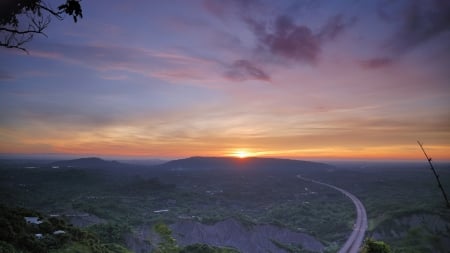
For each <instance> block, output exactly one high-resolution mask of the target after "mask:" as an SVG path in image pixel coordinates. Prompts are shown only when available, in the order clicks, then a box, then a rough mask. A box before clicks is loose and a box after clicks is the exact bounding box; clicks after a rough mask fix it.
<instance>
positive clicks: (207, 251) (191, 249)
mask: <svg viewBox="0 0 450 253" xmlns="http://www.w3.org/2000/svg"><path fill="white" fill-rule="evenodd" d="M153 229H154V230H155V232H156V233H158V235H159V236H160V240H161V241H160V242H159V243H158V247H157V248H156V249H155V250H154V251H153V252H155V253H238V251H236V250H234V249H229V248H220V247H213V246H209V245H207V244H200V243H197V244H193V245H188V246H186V247H184V248H181V247H180V246H178V244H177V241H176V240H175V239H174V238H173V237H172V231H171V230H170V228H169V227H168V226H167V225H166V224H164V223H162V222H159V223H157V224H156V225H155V226H154V227H153Z"/></svg>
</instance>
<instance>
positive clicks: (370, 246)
mask: <svg viewBox="0 0 450 253" xmlns="http://www.w3.org/2000/svg"><path fill="white" fill-rule="evenodd" d="M361 252H362V253H391V248H390V247H389V245H387V244H386V243H385V242H382V241H375V240H374V239H372V238H367V239H366V240H365V241H364V245H363V249H362V251H361Z"/></svg>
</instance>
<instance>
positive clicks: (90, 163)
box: [50, 157, 128, 168]
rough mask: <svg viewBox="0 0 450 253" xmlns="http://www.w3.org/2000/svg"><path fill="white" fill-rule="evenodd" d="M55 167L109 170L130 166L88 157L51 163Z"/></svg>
mask: <svg viewBox="0 0 450 253" xmlns="http://www.w3.org/2000/svg"><path fill="white" fill-rule="evenodd" d="M50 165H51V166H53V167H70V168H108V167H120V166H128V165H127V164H123V163H119V162H117V161H106V160H103V159H101V158H98V157H87V158H79V159H72V160H63V161H56V162H52V163H50Z"/></svg>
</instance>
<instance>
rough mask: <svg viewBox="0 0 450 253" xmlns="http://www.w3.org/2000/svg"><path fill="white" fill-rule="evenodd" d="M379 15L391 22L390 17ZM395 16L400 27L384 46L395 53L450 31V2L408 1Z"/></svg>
mask: <svg viewBox="0 0 450 253" xmlns="http://www.w3.org/2000/svg"><path fill="white" fill-rule="evenodd" d="M381 13H383V14H384V16H386V18H385V20H386V21H388V22H391V21H392V16H387V14H385V13H384V12H381ZM396 14H397V15H398V16H397V17H396V19H394V20H396V21H398V22H399V24H400V27H399V29H398V30H397V31H396V33H395V34H394V35H393V36H392V38H391V39H390V40H388V41H387V43H386V44H387V47H388V48H391V49H393V50H395V51H397V52H405V51H408V50H411V49H413V48H415V47H417V46H420V45H422V44H423V43H425V42H427V41H429V40H431V39H434V38H436V37H437V36H439V35H440V34H442V33H444V32H447V31H450V2H449V1H447V0H434V1H408V2H407V5H405V6H403V8H401V9H400V10H399V11H398V12H397V13H396ZM384 16H383V15H381V16H380V17H384Z"/></svg>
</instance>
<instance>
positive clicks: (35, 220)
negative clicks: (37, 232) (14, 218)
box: [24, 217, 42, 225]
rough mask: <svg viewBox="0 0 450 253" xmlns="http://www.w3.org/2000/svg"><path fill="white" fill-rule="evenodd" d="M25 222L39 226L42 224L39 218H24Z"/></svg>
mask: <svg viewBox="0 0 450 253" xmlns="http://www.w3.org/2000/svg"><path fill="white" fill-rule="evenodd" d="M24 219H25V221H26V222H27V223H29V224H36V225H39V224H41V223H42V221H41V220H39V217H24Z"/></svg>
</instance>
